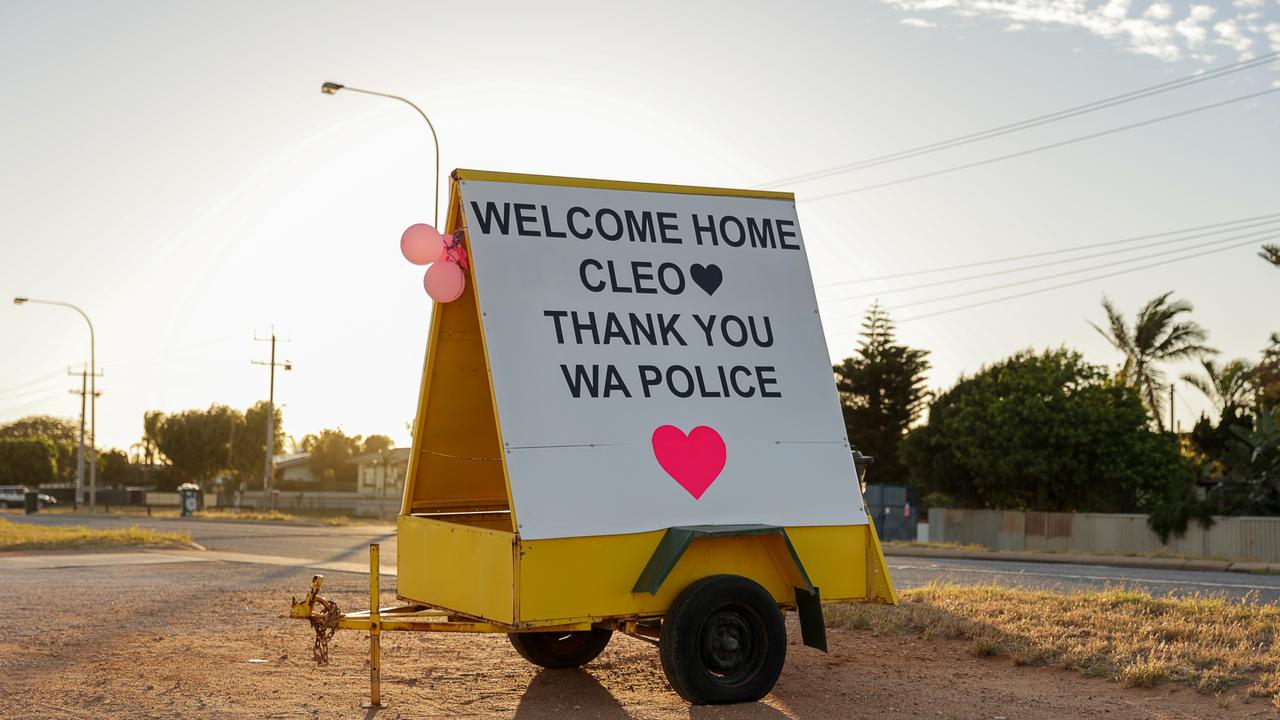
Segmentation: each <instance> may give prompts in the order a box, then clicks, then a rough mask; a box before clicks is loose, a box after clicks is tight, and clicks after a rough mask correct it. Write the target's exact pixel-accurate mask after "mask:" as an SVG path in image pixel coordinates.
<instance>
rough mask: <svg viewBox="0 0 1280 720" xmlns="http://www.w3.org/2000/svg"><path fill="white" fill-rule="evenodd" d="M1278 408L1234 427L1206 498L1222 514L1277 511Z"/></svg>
mask: <svg viewBox="0 0 1280 720" xmlns="http://www.w3.org/2000/svg"><path fill="white" fill-rule="evenodd" d="M1278 415H1280V411H1273V412H1264V413H1262V414H1260V415H1259V416H1258V419H1257V426H1256V427H1255V428H1252V429H1251V430H1249V431H1240V430H1236V432H1235V433H1234V434H1235V437H1234V438H1233V439H1232V440H1230V441H1228V443H1227V448H1226V452H1225V453H1223V456H1222V458H1221V461H1220V464H1221V466H1222V467H1223V469H1224V472H1223V475H1222V478H1221V482H1219V483H1218V484H1217V485H1216V486H1214V487H1213V488H1212V489H1211V490H1210V491H1209V496H1208V502H1209V504H1210V505H1211V506H1212V507H1213V510H1214V511H1215V512H1217V513H1219V514H1223V515H1272V516H1274V515H1280V417H1277V416H1278Z"/></svg>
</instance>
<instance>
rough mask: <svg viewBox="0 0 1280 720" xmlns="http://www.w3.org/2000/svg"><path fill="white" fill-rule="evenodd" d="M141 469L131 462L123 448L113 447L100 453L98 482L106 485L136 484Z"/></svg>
mask: <svg viewBox="0 0 1280 720" xmlns="http://www.w3.org/2000/svg"><path fill="white" fill-rule="evenodd" d="M139 475H140V473H139V471H138V468H137V467H136V466H134V465H133V464H132V463H130V462H129V456H128V455H126V454H125V452H124V451H123V450H117V449H111V450H107V451H104V452H100V453H98V482H100V483H101V484H102V485H103V486H105V487H118V486H125V485H136V484H137V483H138V479H139Z"/></svg>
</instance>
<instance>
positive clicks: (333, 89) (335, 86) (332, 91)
mask: <svg viewBox="0 0 1280 720" xmlns="http://www.w3.org/2000/svg"><path fill="white" fill-rule="evenodd" d="M339 90H348V91H350V92H356V93H363V94H365V95H376V96H378V97H384V98H390V99H392V100H399V101H400V102H402V103H404V104H405V105H408V106H409V107H411V108H413V109H414V110H417V111H418V114H419V115H421V116H422V119H423V120H426V121H427V127H429V128H431V142H432V143H434V144H435V147H436V174H435V198H436V214H435V227H436V229H437V230H439V229H440V138H439V137H437V136H436V126H435V125H433V124H432V123H431V118H429V117H427V114H426V113H425V112H423V111H422V108H420V107H418V106H417V105H414V104H413V103H412V102H410V101H409V100H407V99H405V98H402V97H400V96H399V95H389V94H387V93H381V92H376V91H374V90H362V89H360V88H353V87H350V86H347V85H341V84H339V83H335V82H327V83H325V84H323V85H321V86H320V92H322V93H324V94H325V95H336V94H337V93H338V91H339Z"/></svg>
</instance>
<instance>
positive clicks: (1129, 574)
mask: <svg viewBox="0 0 1280 720" xmlns="http://www.w3.org/2000/svg"><path fill="white" fill-rule="evenodd" d="M4 517H7V518H9V519H11V520H15V521H18V522H32V523H38V524H41V525H90V526H93V527H128V526H130V525H140V526H143V527H150V528H155V529H158V530H179V531H181V530H185V531H187V532H190V533H191V537H192V539H193V540H195V541H196V542H197V543H199V544H201V545H203V546H204V547H205V548H207V549H209V550H218V551H224V552H234V553H242V554H248V555H266V556H272V557H289V558H300V559H305V560H307V561H310V562H316V563H329V564H332V563H336V562H350V563H362V562H364V561H366V560H367V558H368V553H369V543H371V542H377V543H381V544H382V558H383V560H382V563H383V567H384V568H386V569H390V568H391V567H394V565H395V557H396V536H395V528H394V527H392V526H390V525H354V526H345V527H322V526H311V525H296V524H290V523H280V522H266V521H260V522H233V521H229V520H202V519H186V520H183V519H176V518H146V517H128V516H102V517H86V516H70V515H57V514H47V515H32V516H24V515H13V514H6V515H4ZM888 561H889V572H890V574H891V575H892V577H893V580H894V584H895V585H896V586H897V587H898V589H899V590H905V589H910V588H913V587H919V586H921V585H925V584H927V583H930V582H933V581H937V580H945V581H949V582H956V583H964V584H984V583H995V584H998V585H1006V586H1010V587H1019V588H1034V589H1049V590H1055V591H1062V592H1069V591H1072V590H1097V589H1103V588H1107V587H1115V586H1120V585H1123V586H1124V587H1127V588H1133V589H1142V590H1146V591H1148V592H1151V593H1152V594H1156V595H1179V596H1182V595H1193V594H1221V595H1224V596H1226V597H1229V598H1233V599H1253V600H1256V601H1258V602H1264V603H1273V604H1274V603H1277V602H1280V576H1273V575H1249V574H1244V573H1223V572H1202V571H1192V570H1153V569H1137V568H1113V567H1107V566H1100V565H1059V564H1049V563H1028V562H1011V561H1001V560H967V559H966V560H961V559H934V558H918V557H899V556H890V557H889V558H888Z"/></svg>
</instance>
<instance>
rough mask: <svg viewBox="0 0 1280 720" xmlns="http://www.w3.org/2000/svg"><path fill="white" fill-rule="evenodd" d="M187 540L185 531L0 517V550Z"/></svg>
mask: <svg viewBox="0 0 1280 720" xmlns="http://www.w3.org/2000/svg"><path fill="white" fill-rule="evenodd" d="M190 543H191V534H190V533H185V532H162V531H158V530H148V529H146V528H138V527H131V528H124V529H115V530H94V529H90V528H87V527H65V526H59V527H50V526H45V525H28V524H26V523H15V522H10V521H9V520H6V519H4V518H0V551H7V550H70V549H77V548H114V547H136V546H141V545H189V544H190Z"/></svg>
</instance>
